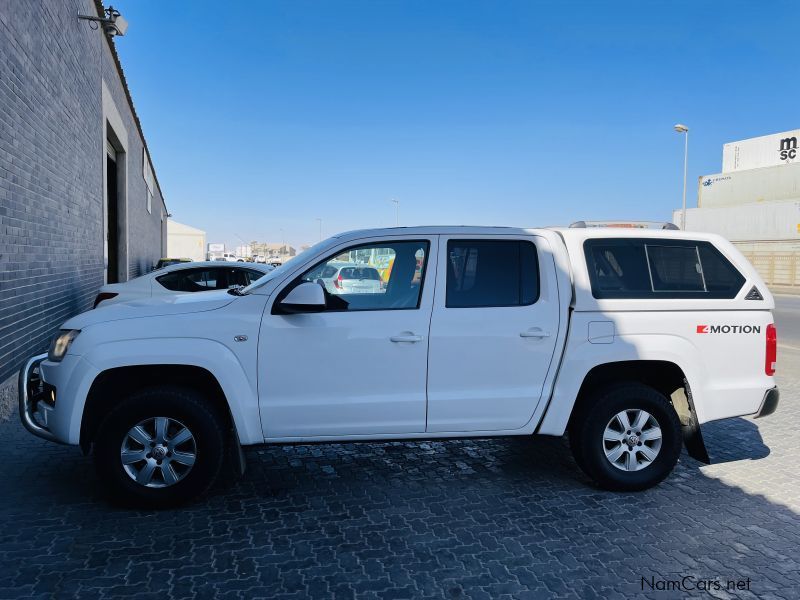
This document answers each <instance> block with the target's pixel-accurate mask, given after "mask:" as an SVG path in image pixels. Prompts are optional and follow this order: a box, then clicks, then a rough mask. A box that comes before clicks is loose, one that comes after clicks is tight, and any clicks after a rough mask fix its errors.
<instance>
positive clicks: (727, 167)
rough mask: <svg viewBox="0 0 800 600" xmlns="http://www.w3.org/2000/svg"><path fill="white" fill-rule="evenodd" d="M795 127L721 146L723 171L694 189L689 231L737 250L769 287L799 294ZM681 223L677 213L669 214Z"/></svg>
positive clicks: (799, 168) (798, 137)
mask: <svg viewBox="0 0 800 600" xmlns="http://www.w3.org/2000/svg"><path fill="white" fill-rule="evenodd" d="M799 144H800V129H795V130H793V131H786V132H783V133H776V134H772V135H765V136H761V137H757V138H751V139H748V140H742V141H739V142H731V143H728V144H725V145H724V146H723V148H722V172H721V173H715V174H713V175H704V176H702V177H700V178H699V181H698V185H697V206H698V208H692V209H688V210H687V211H686V227H685V229H686V230H688V231H706V232H712V233H718V234H720V235H722V236H724V237H726V238H728V239H729V240H731V241H732V242H734V244H736V246H738V247H739V249H740V250H741V251H742V252H743V253H744V254H745V256H747V257H748V258H749V259H750V261H751V262H752V263H753V265H754V266H755V267H756V268H757V269H758V270H759V272H760V273H761V276H762V277H763V278H764V280H765V281H766V282H767V284H768V285H770V286H771V287H776V288H786V289H787V290H792V291H798V292H800V147H799ZM673 220H674V222H675V223H680V222H681V211H680V210H676V211H675V213H674V215H673Z"/></svg>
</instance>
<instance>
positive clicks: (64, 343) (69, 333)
mask: <svg viewBox="0 0 800 600" xmlns="http://www.w3.org/2000/svg"><path fill="white" fill-rule="evenodd" d="M80 332H81V330H80V329H62V330H61V332H60V333H59V334H58V335H57V336H56V337H55V338H53V343H51V344H50V350H49V351H48V352H47V360H50V361H53V362H61V359H62V358H64V355H65V354H66V353H67V350H69V346H70V344H72V342H73V340H74V339H75V338H76V337H78V334H79V333H80Z"/></svg>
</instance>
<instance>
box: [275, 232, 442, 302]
mask: <svg viewBox="0 0 800 600" xmlns="http://www.w3.org/2000/svg"><path fill="white" fill-rule="evenodd" d="M429 247H430V244H429V242H427V241H413V242H411V241H392V242H382V243H380V244H374V245H362V246H354V247H352V248H349V249H347V250H345V251H344V252H341V253H339V254H337V255H336V256H333V257H330V258H328V259H326V260H325V261H323V262H321V263H317V264H316V265H314V266H313V267H311V268H310V269H309V270H307V271H306V272H305V273H303V275H301V276H300V277H299V278H298V279H296V280H295V281H294V282H292V284H291V285H289V286H287V288H286V290H285V291H284V292H283V294H282V295H285V294H286V293H288V291H289V290H291V289H292V288H293V287H295V286H296V285H298V284H300V283H303V282H312V283H316V284H318V285H320V286H322V288H323V289H324V290H325V300H326V306H327V308H326V311H331V312H337V311H338V312H341V311H360V310H402V309H415V308H419V303H420V298H421V295H422V283H423V280H424V276H425V267H426V265H427V259H428V252H429Z"/></svg>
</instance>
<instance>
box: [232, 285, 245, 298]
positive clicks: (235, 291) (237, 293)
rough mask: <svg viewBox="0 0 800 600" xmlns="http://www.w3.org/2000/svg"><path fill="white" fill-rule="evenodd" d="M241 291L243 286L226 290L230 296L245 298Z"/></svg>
mask: <svg viewBox="0 0 800 600" xmlns="http://www.w3.org/2000/svg"><path fill="white" fill-rule="evenodd" d="M243 289H244V286H243V285H237V286H235V287H232V288H228V293H229V294H230V295H231V296H247V294H245V293H244V292H243V291H242V290H243Z"/></svg>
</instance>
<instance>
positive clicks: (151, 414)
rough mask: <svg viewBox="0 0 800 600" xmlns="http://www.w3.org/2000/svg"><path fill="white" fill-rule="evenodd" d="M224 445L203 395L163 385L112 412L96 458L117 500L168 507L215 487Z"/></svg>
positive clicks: (100, 431)
mask: <svg viewBox="0 0 800 600" xmlns="http://www.w3.org/2000/svg"><path fill="white" fill-rule="evenodd" d="M225 447H226V446H225V429H224V427H223V426H222V423H221V422H220V419H219V418H218V416H217V415H216V414H215V413H213V412H212V411H211V410H210V409H209V407H208V406H207V405H206V403H205V402H204V398H203V397H202V396H201V395H200V394H198V393H197V392H195V391H193V390H189V389H183V388H179V387H172V386H160V387H153V388H149V389H145V390H141V391H139V392H136V393H134V394H132V395H131V396H129V397H128V398H127V399H125V400H123V401H122V402H121V403H120V404H118V405H117V406H115V407H114V408H113V409H112V410H111V411H110V412H109V413H108V415H107V416H106V418H105V419H104V420H103V422H102V423H101V425H100V427H99V429H98V433H97V436H96V438H95V446H94V459H95V465H96V467H97V472H98V475H99V477H100V479H101V481H102V483H103V484H105V485H106V486H107V487H108V489H109V490H110V492H111V495H112V499H114V500H116V501H121V502H123V503H129V504H134V505H137V506H144V507H150V508H165V507H169V506H175V505H177V504H181V503H183V502H186V501H188V500H191V499H192V498H194V497H196V496H198V495H200V494H202V493H203V492H205V491H206V490H207V489H208V488H209V487H210V486H211V484H212V483H213V482H214V481H215V480H216V479H217V477H218V475H219V473H220V470H221V468H222V465H223V462H224V457H225Z"/></svg>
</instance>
